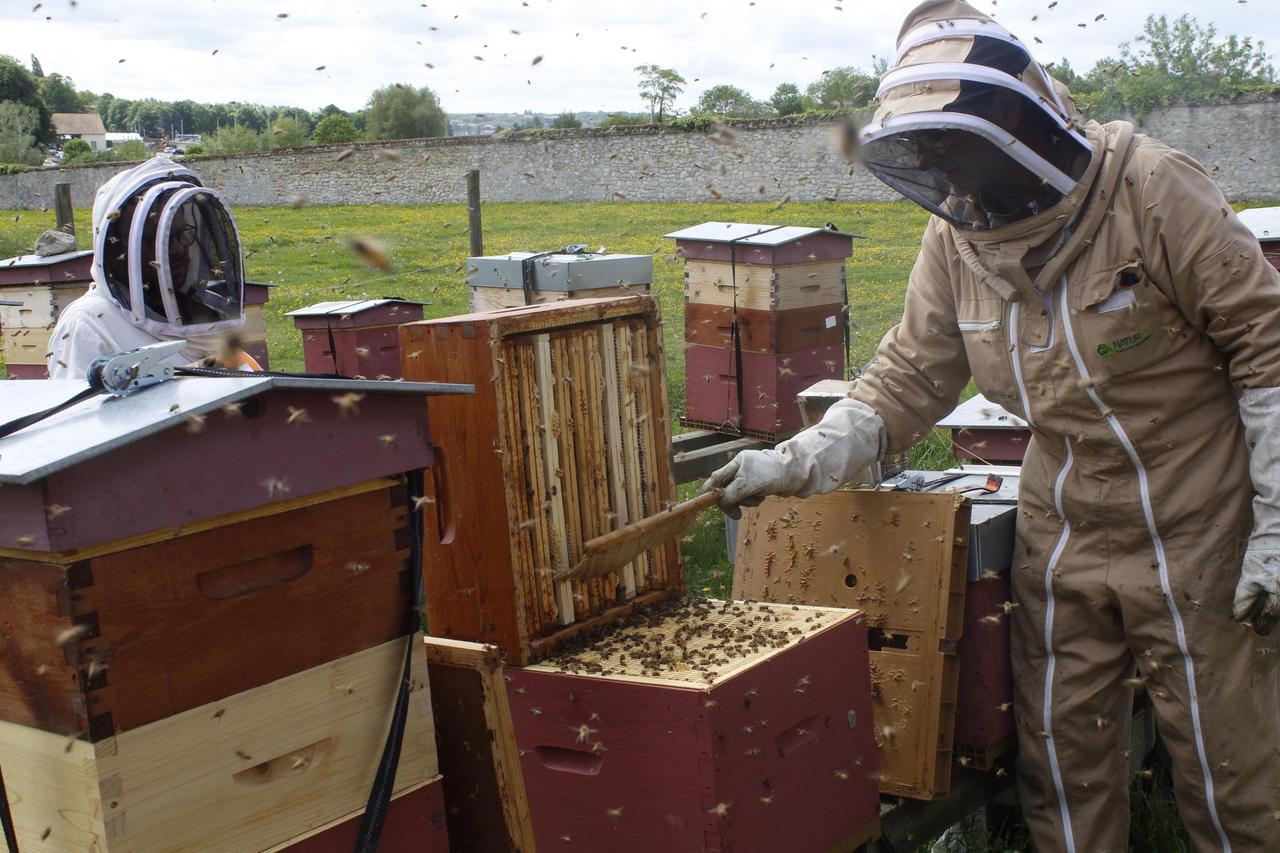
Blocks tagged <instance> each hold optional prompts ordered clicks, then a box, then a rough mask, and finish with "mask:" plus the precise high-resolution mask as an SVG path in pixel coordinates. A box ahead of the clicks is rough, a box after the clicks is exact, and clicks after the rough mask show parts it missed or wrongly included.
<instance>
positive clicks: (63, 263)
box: [0, 251, 93, 379]
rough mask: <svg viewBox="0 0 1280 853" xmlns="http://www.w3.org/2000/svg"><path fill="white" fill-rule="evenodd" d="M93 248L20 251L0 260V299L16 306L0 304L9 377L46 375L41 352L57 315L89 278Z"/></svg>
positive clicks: (86, 285)
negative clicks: (55, 252)
mask: <svg viewBox="0 0 1280 853" xmlns="http://www.w3.org/2000/svg"><path fill="white" fill-rule="evenodd" d="M92 263H93V252H91V251H83V252H67V253H65V254H62V255H50V256H48V257H41V256H39V255H19V256H18V257H16V258H8V259H7V260H2V261H0V299H11V300H16V301H19V302H21V303H22V304H21V305H10V306H0V336H3V339H4V363H5V368H6V369H7V370H8V372H9V378H10V379H46V378H48V376H49V371H48V368H47V365H46V361H45V354H46V353H47V352H49V339H50V335H51V333H52V332H53V326H54V324H55V323H57V322H58V315H59V314H60V313H61V312H62V310H63V309H65V308H66V307H67V306H68V305H70V304H71V303H72V302H73V301H75V300H76V299H78V298H80V297H81V296H82V295H84V292H85V291H86V290H88V289H89V283H90V282H91V281H92V279H91V278H90V276H89V267H90V265H91V264H92Z"/></svg>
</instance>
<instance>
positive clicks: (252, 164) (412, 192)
mask: <svg viewBox="0 0 1280 853" xmlns="http://www.w3.org/2000/svg"><path fill="white" fill-rule="evenodd" d="M1142 129H1143V130H1145V131H1147V132H1149V133H1151V134H1152V135H1153V136H1155V137H1157V138H1159V139H1161V140H1163V141H1164V142H1166V143H1168V144H1170V145H1173V146H1174V147H1176V148H1179V149H1181V150H1183V151H1186V152H1187V153H1189V154H1190V155H1192V156H1193V157H1195V158H1196V159H1198V160H1200V161H1201V162H1203V163H1204V164H1205V166H1206V167H1207V168H1209V169H1210V170H1211V172H1212V174H1213V176H1214V178H1215V179H1216V180H1217V181H1218V184H1219V185H1220V186H1221V187H1222V190H1223V192H1224V193H1226V195H1227V197H1228V198H1231V199H1246V198H1248V199H1280V97H1254V98H1239V99H1236V100H1234V101H1232V102H1228V103H1220V104H1212V105H1200V106H1173V107H1168V108H1164V109H1161V110H1157V111H1155V112H1153V113H1151V114H1150V115H1148V116H1147V117H1146V118H1145V120H1144V121H1143V122H1142ZM836 130H837V125H835V124H832V123H830V122H821V121H789V120H785V119H783V120H772V121H769V120H761V121H743V122H736V123H734V124H733V126H732V127H731V128H729V129H728V130H724V131H719V132H712V133H708V132H707V131H705V130H681V129H676V128H669V127H662V128H658V127H620V128H611V129H581V130H562V131H544V132H543V133H541V134H537V135H517V136H515V137H452V138H445V139H427V140H409V141H403V142H395V143H381V144H362V145H356V146H353V147H351V148H350V149H348V148H347V147H346V146H338V147H325V148H301V149H290V150H285V151H279V152H272V153H269V154H253V155H244V156H234V157H209V158H200V159H198V160H196V161H193V162H192V164H191V165H192V166H193V167H194V168H195V170H196V171H197V172H198V173H199V174H200V175H201V176H202V178H204V180H205V182H206V183H207V184H209V185H210V186H213V187H215V188H217V189H218V190H220V191H222V192H223V193H225V194H226V195H227V196H228V197H229V199H230V201H231V203H232V204H233V205H237V206H239V205H272V204H288V203H290V202H293V201H295V200H299V199H305V200H306V201H307V203H310V204H367V203H382V204H423V203H430V202H457V201H462V200H464V198H465V186H464V179H463V175H464V174H465V172H466V171H467V170H468V169H479V170H480V173H481V193H482V195H483V197H484V199H485V200H487V201H544V200H546V201H608V200H614V199H620V200H630V201H684V200H708V199H711V198H723V199H725V200H728V201H752V200H772V201H777V200H780V199H782V198H784V197H787V196H789V197H790V198H791V199H793V200H796V201H817V200H821V199H824V198H833V197H835V198H839V199H840V200H842V201H855V200H873V199H891V198H896V197H897V196H896V195H895V194H894V193H892V192H891V191H889V190H888V189H887V188H886V187H885V186H884V185H883V184H881V183H880V182H879V181H877V180H875V179H874V178H872V177H871V176H870V175H869V174H868V173H867V172H866V171H865V170H863V169H861V168H855V169H853V170H852V171H850V169H849V168H848V167H847V165H846V164H845V162H844V159H843V158H842V157H841V155H840V153H839V151H838V150H837V146H836V141H835V134H836ZM121 168H124V167H122V166H119V165H116V164H112V165H85V166H70V167H67V168H62V169H47V170H40V171H29V172H24V173H21V174H18V175H0V209H3V208H26V209H32V208H37V209H38V208H44V207H48V206H50V204H51V201H52V198H53V185H54V184H55V183H58V182H68V183H70V184H71V186H72V198H73V200H74V202H75V204H76V205H78V206H87V205H89V204H91V201H92V197H93V192H94V190H95V189H96V188H97V187H98V186H99V185H100V184H102V183H103V182H104V181H105V180H107V178H109V177H110V176H111V175H112V174H114V173H115V172H116V171H119V170H120V169H121Z"/></svg>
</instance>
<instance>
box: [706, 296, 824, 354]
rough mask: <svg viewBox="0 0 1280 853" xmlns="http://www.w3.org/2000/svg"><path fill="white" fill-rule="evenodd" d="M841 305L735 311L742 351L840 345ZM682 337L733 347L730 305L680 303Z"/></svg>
mask: <svg viewBox="0 0 1280 853" xmlns="http://www.w3.org/2000/svg"><path fill="white" fill-rule="evenodd" d="M845 330H846V323H845V309H844V306H843V305H816V306H814V307H812V308H793V309H790V310H788V311H758V310H755V309H751V308H743V309H741V310H739V311H738V341H739V344H740V346H741V347H742V349H743V350H744V351H746V352H769V353H793V352H800V351H802V350H811V349H816V348H818V347H828V346H843V345H844V342H845ZM684 340H685V343H687V344H701V345H704V346H713V347H721V348H729V347H732V346H733V308H732V307H730V306H726V305H709V304H706V303H701V302H689V303H687V304H686V305H685V306H684Z"/></svg>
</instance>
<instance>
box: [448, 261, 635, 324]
mask: <svg viewBox="0 0 1280 853" xmlns="http://www.w3.org/2000/svg"><path fill="white" fill-rule="evenodd" d="M585 248H586V247H585V246H582V247H579V246H569V247H566V248H564V249H561V250H560V251H558V252H510V253H508V254H505V255H491V256H487V257H479V258H467V296H468V300H469V304H470V306H471V310H472V311H498V310H501V309H503V308H518V307H521V306H524V305H541V304H543V303H544V302H560V301H563V300H566V299H602V298H608V297H617V296H634V295H637V294H640V295H643V294H646V293H648V292H649V285H650V284H652V283H653V258H651V257H649V256H648V255H606V254H603V253H591V252H586V251H584V250H585ZM573 249H577V250H579V251H571V250H573Z"/></svg>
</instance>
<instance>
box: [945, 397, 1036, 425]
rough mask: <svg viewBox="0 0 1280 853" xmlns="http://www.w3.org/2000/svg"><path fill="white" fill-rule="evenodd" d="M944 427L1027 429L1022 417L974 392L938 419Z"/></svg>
mask: <svg viewBox="0 0 1280 853" xmlns="http://www.w3.org/2000/svg"><path fill="white" fill-rule="evenodd" d="M938 426H940V427H942V428H944V429H1027V428H1028V427H1029V425H1028V424H1027V422H1026V421H1024V420H1023V419H1022V418H1020V417H1018V416H1017V415H1015V414H1013V413H1012V412H1010V411H1008V410H1007V409H1005V408H1004V407H1003V406H1001V405H999V404H998V403H993V402H991V401H990V400H988V399H987V398H986V397H984V396H982V395H981V394H974V395H973V396H972V397H970V398H969V399H968V400H965V401H964V402H963V403H961V404H960V405H958V406H956V407H955V409H954V410H953V411H952V412H951V414H949V415H947V416H946V417H945V418H943V419H942V420H940V421H938Z"/></svg>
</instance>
